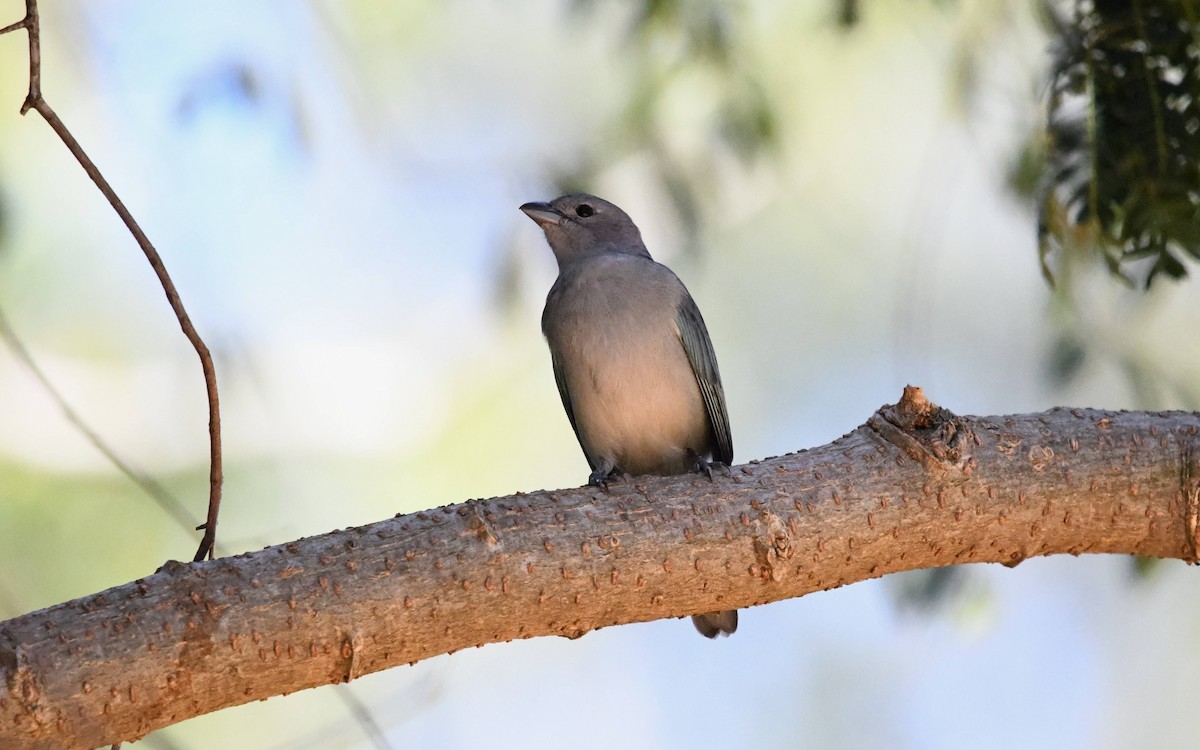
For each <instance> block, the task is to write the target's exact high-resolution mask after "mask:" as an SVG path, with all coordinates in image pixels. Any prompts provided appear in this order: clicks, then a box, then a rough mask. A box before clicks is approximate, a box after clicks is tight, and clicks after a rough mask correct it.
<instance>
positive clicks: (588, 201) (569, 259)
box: [521, 193, 650, 270]
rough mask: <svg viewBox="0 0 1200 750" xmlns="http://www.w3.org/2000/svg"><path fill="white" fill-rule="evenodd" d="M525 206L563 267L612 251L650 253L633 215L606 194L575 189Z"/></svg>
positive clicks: (638, 253) (525, 210)
mask: <svg viewBox="0 0 1200 750" xmlns="http://www.w3.org/2000/svg"><path fill="white" fill-rule="evenodd" d="M521 210H522V211H524V212H525V215H526V216H528V217H529V218H531V219H533V220H534V221H535V222H537V225H538V226H540V227H541V228H542V231H543V232H545V233H546V241H547V242H548V243H550V249H551V250H553V251H554V257H555V258H556V259H557V260H558V267H559V269H560V270H561V269H562V268H564V267H565V266H567V265H570V264H571V263H573V262H576V261H579V260H584V259H586V258H591V257H595V256H597V255H605V254H609V253H627V254H630V255H642V256H645V257H647V258H649V257H650V253H649V252H648V251H647V250H646V245H645V244H644V243H643V242H642V234H641V232H639V231H638V228H637V225H636V224H634V223H633V219H630V218H629V215H628V214H626V213H625V212H624V211H622V210H621V209H620V208H618V207H617V206H614V205H613V204H612V203H609V202H608V201H606V200H604V199H603V198H597V197H596V196H594V195H588V194H586V193H572V194H571V195H564V196H562V197H561V198H555V199H554V200H552V201H550V202H549V203H526V204H525V205H523V206H521Z"/></svg>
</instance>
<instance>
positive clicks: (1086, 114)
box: [1016, 0, 1200, 364]
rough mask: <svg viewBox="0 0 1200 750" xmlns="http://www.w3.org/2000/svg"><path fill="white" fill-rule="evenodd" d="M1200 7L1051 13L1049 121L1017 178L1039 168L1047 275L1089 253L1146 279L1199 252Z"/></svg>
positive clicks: (1132, 278) (1153, 1)
mask: <svg viewBox="0 0 1200 750" xmlns="http://www.w3.org/2000/svg"><path fill="white" fill-rule="evenodd" d="M1198 17H1200V8H1198V7H1197V3H1196V2H1195V0H1132V2H1130V1H1129V0H1076V2H1075V3H1074V5H1073V9H1072V10H1071V12H1070V13H1059V12H1056V11H1054V10H1048V12H1047V13H1046V18H1047V19H1048V21H1049V23H1050V26H1051V29H1052V32H1053V34H1054V36H1055V37H1056V39H1057V50H1056V54H1055V56H1054V60H1053V63H1052V72H1051V88H1050V99H1049V112H1048V116H1047V124H1046V128H1045V131H1044V133H1043V134H1042V135H1041V136H1040V137H1039V138H1036V139H1034V141H1033V142H1031V144H1030V145H1029V146H1028V147H1027V149H1026V153H1025V154H1024V155H1023V156H1022V158H1021V159H1020V163H1019V164H1018V166H1017V168H1016V182H1017V184H1018V186H1022V185H1023V186H1026V187H1028V186H1029V184H1030V182H1031V181H1030V179H1029V176H1030V175H1031V174H1033V173H1035V172H1040V173H1041V174H1042V175H1043V176H1044V180H1045V182H1044V184H1043V185H1042V186H1041V189H1042V195H1041V206H1040V216H1039V222H1038V235H1039V252H1040V256H1041V263H1042V270H1043V273H1044V274H1045V276H1046V278H1047V280H1049V281H1050V282H1051V283H1054V282H1056V281H1057V280H1059V277H1060V276H1062V275H1063V274H1064V273H1066V271H1065V270H1064V266H1069V265H1070V264H1071V263H1073V262H1075V261H1076V260H1088V259H1091V260H1100V261H1102V262H1103V263H1104V264H1105V265H1106V266H1107V268H1108V269H1109V271H1110V272H1112V273H1113V274H1114V275H1116V276H1117V277H1119V278H1121V279H1123V280H1124V281H1126V282H1127V283H1129V284H1130V285H1145V286H1147V287H1148V286H1149V285H1150V284H1151V283H1152V282H1153V281H1154V280H1155V279H1156V278H1157V277H1158V276H1159V275H1160V274H1165V275H1166V276H1168V277H1170V278H1175V279H1178V278H1182V277H1183V276H1185V275H1186V274H1187V268H1186V266H1185V265H1184V258H1186V257H1188V256H1190V257H1191V258H1193V259H1196V258H1200V116H1198V115H1197V99H1198V98H1200V71H1198V70H1197V65H1198V63H1200V25H1198V23H1197V19H1198ZM1038 163H1040V164H1041V165H1042V169H1041V170H1036V169H1034V165H1035V164H1038ZM1071 359H1072V358H1071V357H1066V358H1064V361H1065V362H1067V363H1068V364H1069V363H1070V360H1071Z"/></svg>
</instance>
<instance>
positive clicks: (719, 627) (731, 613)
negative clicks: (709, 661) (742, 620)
mask: <svg viewBox="0 0 1200 750" xmlns="http://www.w3.org/2000/svg"><path fill="white" fill-rule="evenodd" d="M692 624H693V625H695V626H696V630H699V631H700V635H702V636H704V637H705V638H716V637H717V636H718V635H729V634H730V633H732V632H734V631H735V630H737V610H736V609H727V610H725V611H724V612H708V613H707V614H703V615H692Z"/></svg>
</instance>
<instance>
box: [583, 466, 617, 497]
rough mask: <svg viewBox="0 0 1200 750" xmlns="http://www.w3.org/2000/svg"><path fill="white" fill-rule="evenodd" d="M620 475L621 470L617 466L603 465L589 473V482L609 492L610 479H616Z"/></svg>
mask: <svg viewBox="0 0 1200 750" xmlns="http://www.w3.org/2000/svg"><path fill="white" fill-rule="evenodd" d="M620 475H621V470H620V469H618V468H616V467H612V468H608V467H604V466H601V467H600V468H599V469H596V470H595V471H593V472H592V473H591V474H590V475H588V484H590V485H591V486H593V487H599V488H600V490H601V491H603V492H608V480H610V479H615V478H616V477H618V476H620Z"/></svg>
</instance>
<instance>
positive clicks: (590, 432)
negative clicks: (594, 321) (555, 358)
mask: <svg viewBox="0 0 1200 750" xmlns="http://www.w3.org/2000/svg"><path fill="white" fill-rule="evenodd" d="M593 353H594V355H595V356H588V354H589V352H588V351H587V347H585V351H583V352H581V354H584V357H583V358H584V360H585V361H586V362H587V363H588V364H587V366H586V367H585V368H583V372H582V373H580V375H581V377H577V378H575V380H576V381H577V382H575V383H572V384H571V392H572V394H573V400H574V402H575V404H576V405H577V406H576V408H577V413H576V419H577V422H578V424H579V425H580V428H581V435H580V437H581V442H582V443H583V444H584V446H585V449H586V451H587V452H588V454H589V455H591V456H595V457H604V458H609V459H611V460H612V461H613V462H614V463H615V464H616V465H617V467H619V468H620V469H621V470H622V471H625V472H628V473H630V474H681V473H684V472H687V471H690V470H691V468H692V465H693V463H694V461H695V459H694V457H693V456H691V455H689V451H690V452H692V453H695V454H696V455H700V456H702V455H705V454H707V453H708V452H709V445H708V443H709V437H708V418H707V416H706V413H705V411H704V403H703V401H702V400H701V398H700V389H699V386H697V384H696V377H695V374H694V373H693V372H692V368H691V364H690V363H689V362H688V361H687V357H686V355H685V354H684V352H683V347H682V346H681V345H680V344H679V342H678V340H674V341H671V340H666V341H637V340H633V341H629V340H627V341H625V342H624V345H622V344H615V345H614V343H613V342H612V341H608V342H606V343H605V345H604V348H603V349H602V350H599V349H598V350H595V351H594V352H593ZM585 390H586V391H588V392H587V393H586V395H585V394H584V391H585ZM574 394H580V395H581V396H583V397H582V398H575V397H574Z"/></svg>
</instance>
